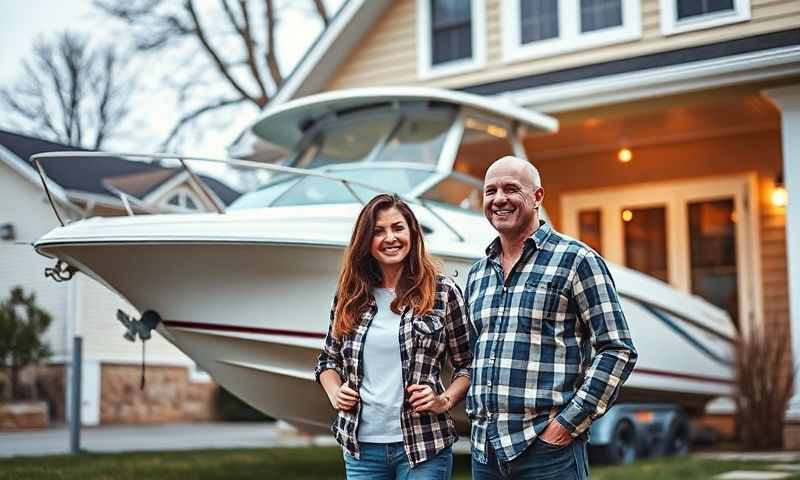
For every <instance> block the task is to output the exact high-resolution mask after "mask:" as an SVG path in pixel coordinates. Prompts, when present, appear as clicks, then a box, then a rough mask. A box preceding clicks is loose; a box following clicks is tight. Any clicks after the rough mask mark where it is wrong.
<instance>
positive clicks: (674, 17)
mask: <svg viewBox="0 0 800 480" xmlns="http://www.w3.org/2000/svg"><path fill="white" fill-rule="evenodd" d="M660 5H661V33H663V34H664V35H674V34H676V33H683V32H690V31H693V30H702V29H705V28H714V27H719V26H722V25H728V24H731V23H738V22H746V21H748V20H750V0H661V3H660Z"/></svg>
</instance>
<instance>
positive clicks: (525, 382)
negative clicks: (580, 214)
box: [465, 222, 637, 463]
mask: <svg viewBox="0 0 800 480" xmlns="http://www.w3.org/2000/svg"><path fill="white" fill-rule="evenodd" d="M486 255H487V256H486V257H485V258H483V259H481V260H480V261H478V262H477V263H476V264H475V265H473V267H472V269H471V270H470V273H469V276H468V278H467V286H466V289H465V298H466V299H467V302H468V305H469V311H470V315H471V318H472V322H473V328H474V329H475V333H474V338H475V339H476V344H475V350H474V358H473V364H472V383H471V386H470V390H469V393H468V395H467V414H468V415H469V417H470V421H471V424H472V432H471V443H472V451H473V456H474V457H475V459H476V460H477V461H479V462H482V463H485V462H486V455H487V452H486V448H487V442H488V444H489V445H491V447H492V448H493V450H494V451H495V453H496V455H497V457H498V459H500V460H501V461H510V460H513V459H514V458H516V457H517V456H519V455H520V454H521V453H522V452H523V451H524V450H525V449H526V448H527V447H528V446H529V445H530V444H531V443H532V442H533V441H534V439H535V438H536V437H537V436H538V435H539V434H541V433H542V431H543V430H544V429H545V428H546V427H547V425H548V424H549V423H550V422H551V421H553V420H556V421H558V422H559V423H561V425H563V426H564V427H566V428H567V430H569V431H570V432H571V434H572V436H573V437H577V436H579V435H581V434H583V433H584V432H585V431H586V430H587V429H588V428H589V424H590V423H591V421H592V420H593V419H596V418H598V417H600V416H601V415H602V414H603V413H604V412H605V411H606V409H607V408H608V407H609V405H610V404H611V403H612V402H613V401H614V399H615V398H616V395H617V393H618V391H619V387H620V385H622V383H623V382H624V381H625V379H626V378H627V377H628V375H629V374H630V372H631V371H632V370H633V366H634V364H635V362H636V358H637V355H636V350H635V349H634V347H633V343H632V342H631V337H630V333H629V330H628V325H627V322H626V320H625V316H624V315H623V313H622V308H621V306H620V303H619V299H618V298H617V292H616V288H615V286H614V282H613V280H612V279H611V275H610V274H609V272H608V269H607V267H606V265H605V262H604V261H603V259H602V258H601V257H600V256H599V255H598V254H597V253H596V252H594V251H593V250H592V249H590V248H588V247H587V246H585V245H584V244H583V243H581V242H578V241H577V240H574V239H571V238H569V237H566V236H564V235H561V234H559V233H558V232H556V231H554V230H553V229H552V228H551V227H550V225H548V224H546V223H544V222H541V223H540V226H539V228H538V229H537V230H536V232H534V234H533V235H532V236H531V237H529V238H527V239H526V240H525V245H524V248H523V252H522V256H521V257H520V259H519V261H518V262H517V264H516V265H515V266H514V267H513V269H512V270H511V272H510V274H509V277H508V279H506V281H505V283H504V274H503V268H502V265H501V263H500V258H499V257H500V239H499V238H497V239H495V241H494V242H492V244H491V245H489V247H488V248H487V249H486ZM593 350H594V355H593V354H592V351H593Z"/></svg>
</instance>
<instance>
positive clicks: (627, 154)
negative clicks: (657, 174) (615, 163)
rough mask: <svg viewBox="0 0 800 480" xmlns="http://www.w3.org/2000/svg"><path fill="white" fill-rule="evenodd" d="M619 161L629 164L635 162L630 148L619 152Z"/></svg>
mask: <svg viewBox="0 0 800 480" xmlns="http://www.w3.org/2000/svg"><path fill="white" fill-rule="evenodd" d="M617 159H618V160H619V161H620V162H622V163H628V162H630V161H631V160H633V152H631V151H630V149H628V148H621V149H620V150H619V152H617Z"/></svg>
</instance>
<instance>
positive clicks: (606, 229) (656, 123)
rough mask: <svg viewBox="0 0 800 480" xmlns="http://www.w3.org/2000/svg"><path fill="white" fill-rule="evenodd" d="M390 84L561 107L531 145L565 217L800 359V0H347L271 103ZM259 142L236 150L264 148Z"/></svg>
mask: <svg viewBox="0 0 800 480" xmlns="http://www.w3.org/2000/svg"><path fill="white" fill-rule="evenodd" d="M393 85H419V86H431V87H443V88H449V89H454V90H459V91H464V92H470V93H475V94H479V95H485V96H489V97H492V98H495V99H496V100H497V101H498V102H510V103H511V104H514V105H517V106H523V107H527V108H531V109H533V110H536V111H541V112H544V113H548V114H550V115H552V116H554V117H555V118H556V119H558V121H559V123H560V126H561V127H560V131H559V132H558V133H557V134H554V135H525V136H524V137H523V138H522V142H523V145H524V148H525V150H526V152H527V155H528V157H529V158H530V159H531V161H532V162H533V163H534V164H535V165H536V166H537V167H538V168H539V170H540V171H541V174H542V178H543V181H544V187H545V191H546V195H545V200H544V205H545V208H546V209H547V211H548V213H549V216H550V218H551V220H552V222H553V223H554V224H555V226H556V227H557V228H559V229H560V230H562V231H564V232H566V233H568V234H570V235H573V236H575V237H578V238H581V239H583V240H584V241H586V242H587V243H589V244H590V245H591V246H592V247H594V248H595V249H596V250H598V251H599V252H601V253H602V254H603V255H604V256H605V257H606V258H608V259H610V260H611V261H613V262H616V263H619V264H622V265H626V266H628V267H631V268H634V269H636V270H640V271H642V272H645V273H648V274H650V275H652V276H655V277H657V278H660V279H662V280H663V281H665V282H668V283H670V284H671V285H673V286H674V287H676V288H678V289H680V290H683V291H686V292H691V293H693V294H696V295H699V296H702V297H704V298H706V299H707V300H709V301H710V302H712V303H714V304H716V305H718V306H720V307H721V308H723V309H725V310H727V311H728V313H729V314H730V315H731V317H732V318H733V320H734V322H735V323H736V325H737V327H738V328H739V329H740V331H742V332H743V333H744V334H747V332H749V331H752V329H754V328H760V329H763V330H764V331H766V332H769V333H770V334H773V335H787V336H788V335H790V337H791V343H792V346H793V352H794V362H795V364H798V363H800V262H798V261H797V259H798V258H800V203H798V199H800V2H798V1H797V0H718V1H700V0H641V1H639V0H594V1H580V2H579V1H578V0H395V1H388V0H350V1H349V2H347V3H346V4H345V5H344V6H343V7H342V10H341V11H340V13H339V14H338V15H337V16H336V18H335V19H334V20H333V22H332V23H331V25H330V27H329V28H328V29H327V30H326V31H325V32H324V33H323V34H322V35H321V37H320V39H319V40H318V41H317V42H316V43H315V44H314V46H313V47H312V48H311V50H310V51H309V52H308V53H307V54H306V55H305V57H304V58H303V59H302V61H301V62H300V64H299V65H298V66H297V67H296V68H295V70H294V71H293V73H292V75H291V76H290V77H289V78H288V79H287V81H286V82H285V83H284V85H283V86H282V87H281V89H280V90H279V91H278V92H277V94H276V95H275V96H274V98H273V102H272V104H271V106H275V105H279V104H280V103H282V102H286V101H288V100H291V99H295V98H299V97H303V96H306V95H310V94H313V93H318V92H326V91H332V90H339V89H347V88H353V87H374V86H393ZM468 127H469V126H468ZM489 133H491V132H489ZM252 140H253V139H252V138H250V139H247V138H242V139H241V141H240V142H238V143H237V144H236V145H234V146H233V150H234V151H236V149H237V148H239V149H240V151H242V149H245V148H246V147H248V146H249V147H250V156H251V158H253V159H261V158H260V157H259V155H261V153H260V152H269V149H268V148H264V147H263V146H262V147H261V148H256V147H257V145H255V146H254V145H253V141H252ZM498 141H499V140H498ZM490 147H491V146H490ZM492 159H493V158H487V159H486V160H487V165H488V163H489V161H490V160H492ZM264 160H268V158H264ZM484 171H485V170H482V171H474V172H465V173H468V174H470V175H473V176H475V177H477V178H482V176H483V172H484ZM787 197H788V203H787ZM789 258H791V259H794V261H793V262H790V261H788V259H789ZM789 331H790V333H788V332H789ZM797 380H798V381H796V384H800V378H798V379H797ZM795 390H796V392H797V393H796V396H795V398H794V399H793V401H792V402H791V406H790V408H789V411H788V412H787V419H788V420H789V422H788V423H787V426H786V432H785V433H786V439H787V446H788V447H789V448H798V447H800V388H796V389H795Z"/></svg>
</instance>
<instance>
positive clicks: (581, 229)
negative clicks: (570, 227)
mask: <svg viewBox="0 0 800 480" xmlns="http://www.w3.org/2000/svg"><path fill="white" fill-rule="evenodd" d="M601 221H602V212H601V211H600V210H599V209H594V210H581V211H580V212H578V239H579V240H580V241H581V242H583V243H585V244H587V245H589V246H590V247H592V248H593V249H594V251H595V252H597V253H599V254H600V255H602V254H603V231H602V225H601Z"/></svg>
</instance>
